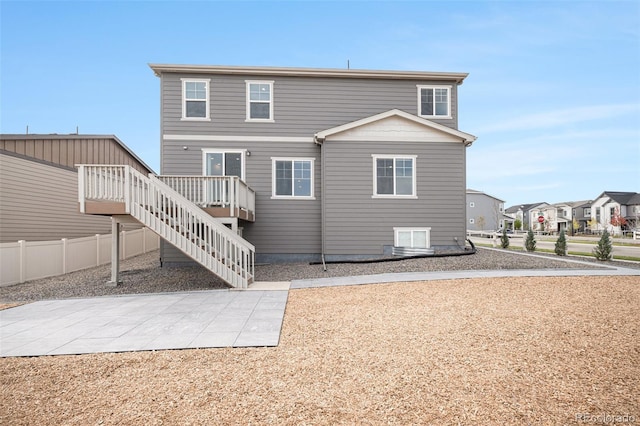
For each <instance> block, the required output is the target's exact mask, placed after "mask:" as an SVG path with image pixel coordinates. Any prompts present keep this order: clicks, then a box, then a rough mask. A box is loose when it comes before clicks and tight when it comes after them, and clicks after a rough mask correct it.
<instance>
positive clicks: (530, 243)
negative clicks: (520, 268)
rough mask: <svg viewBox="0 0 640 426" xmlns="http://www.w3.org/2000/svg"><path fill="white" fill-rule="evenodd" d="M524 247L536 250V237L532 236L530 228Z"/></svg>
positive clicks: (528, 249)
mask: <svg viewBox="0 0 640 426" xmlns="http://www.w3.org/2000/svg"><path fill="white" fill-rule="evenodd" d="M524 248H525V249H526V250H527V251H536V238H535V237H534V236H533V231H532V230H531V229H529V232H527V239H526V241H525V242H524Z"/></svg>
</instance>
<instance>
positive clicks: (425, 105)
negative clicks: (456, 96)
mask: <svg viewBox="0 0 640 426" xmlns="http://www.w3.org/2000/svg"><path fill="white" fill-rule="evenodd" d="M418 115H419V116H420V117H435V118H451V86H423V85H418Z"/></svg>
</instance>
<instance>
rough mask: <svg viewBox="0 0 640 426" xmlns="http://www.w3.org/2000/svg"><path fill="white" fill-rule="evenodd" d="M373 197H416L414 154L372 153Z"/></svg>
mask: <svg viewBox="0 0 640 426" xmlns="http://www.w3.org/2000/svg"><path fill="white" fill-rule="evenodd" d="M372 157H373V175H374V179H373V197H405V198H416V158H417V157H416V156H415V155H411V156H399V155H398V156H394V155H372Z"/></svg>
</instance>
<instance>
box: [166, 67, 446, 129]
mask: <svg viewBox="0 0 640 426" xmlns="http://www.w3.org/2000/svg"><path fill="white" fill-rule="evenodd" d="M189 77H192V78H203V77H205V78H206V76H202V75H198V76H195V75H194V76H189V75H180V74H170V73H165V74H163V75H162V84H161V90H162V93H161V99H162V132H163V134H186V135H189V134H194V135H195V134H213V135H232V134H236V135H259V136H266V135H279V136H313V134H314V133H316V132H319V131H322V130H325V129H328V128H331V127H335V126H338V125H341V124H345V123H348V122H351V121H355V120H358V119H361V118H365V117H368V116H371V115H375V114H378V113H380V112H384V111H388V110H390V109H393V108H398V109H401V110H404V111H406V112H408V113H411V114H414V115H417V113H418V110H417V108H418V105H417V103H418V101H417V87H416V85H417V84H450V85H452V105H451V107H452V115H453V118H452V119H448V120H433V121H436V122H438V123H440V124H443V125H445V126H449V127H452V128H456V127H457V101H456V99H457V86H456V85H455V84H451V83H447V82H443V81H423V80H415V81H411V80H409V81H407V80H391V79H389V80H372V79H341V78H309V77H273V78H272V77H268V76H266V77H265V76H262V77H250V76H219V75H215V76H211V82H210V116H211V120H210V121H188V120H181V117H182V82H181V80H180V79H181V78H189ZM245 80H273V81H274V88H273V100H274V118H275V122H274V123H246V122H245V119H246V86H245Z"/></svg>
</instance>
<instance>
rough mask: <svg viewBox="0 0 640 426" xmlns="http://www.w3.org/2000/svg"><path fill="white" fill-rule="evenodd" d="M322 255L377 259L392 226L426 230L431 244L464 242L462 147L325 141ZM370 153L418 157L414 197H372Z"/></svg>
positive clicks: (390, 242) (390, 238)
mask: <svg viewBox="0 0 640 426" xmlns="http://www.w3.org/2000/svg"><path fill="white" fill-rule="evenodd" d="M323 149H324V150H325V161H326V166H325V168H326V175H325V179H324V182H325V253H326V254H328V255H379V254H382V252H383V246H385V245H393V242H394V241H393V239H394V233H393V228H394V227H431V245H432V246H452V245H455V241H454V237H457V238H458V240H459V241H461V242H462V241H464V230H463V229H462V228H463V227H462V224H463V223H464V220H465V210H464V205H465V192H464V186H465V175H464V168H465V157H464V155H465V153H464V147H463V145H462V144H454V143H403V144H402V145H398V143H397V142H392V143H386V142H367V143H360V142H358V143H353V142H344V141H331V142H325V144H324V145H323ZM371 154H389V155H417V156H418V158H417V160H416V164H417V169H416V179H417V195H418V199H374V198H372V195H373V159H372V157H371Z"/></svg>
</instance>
